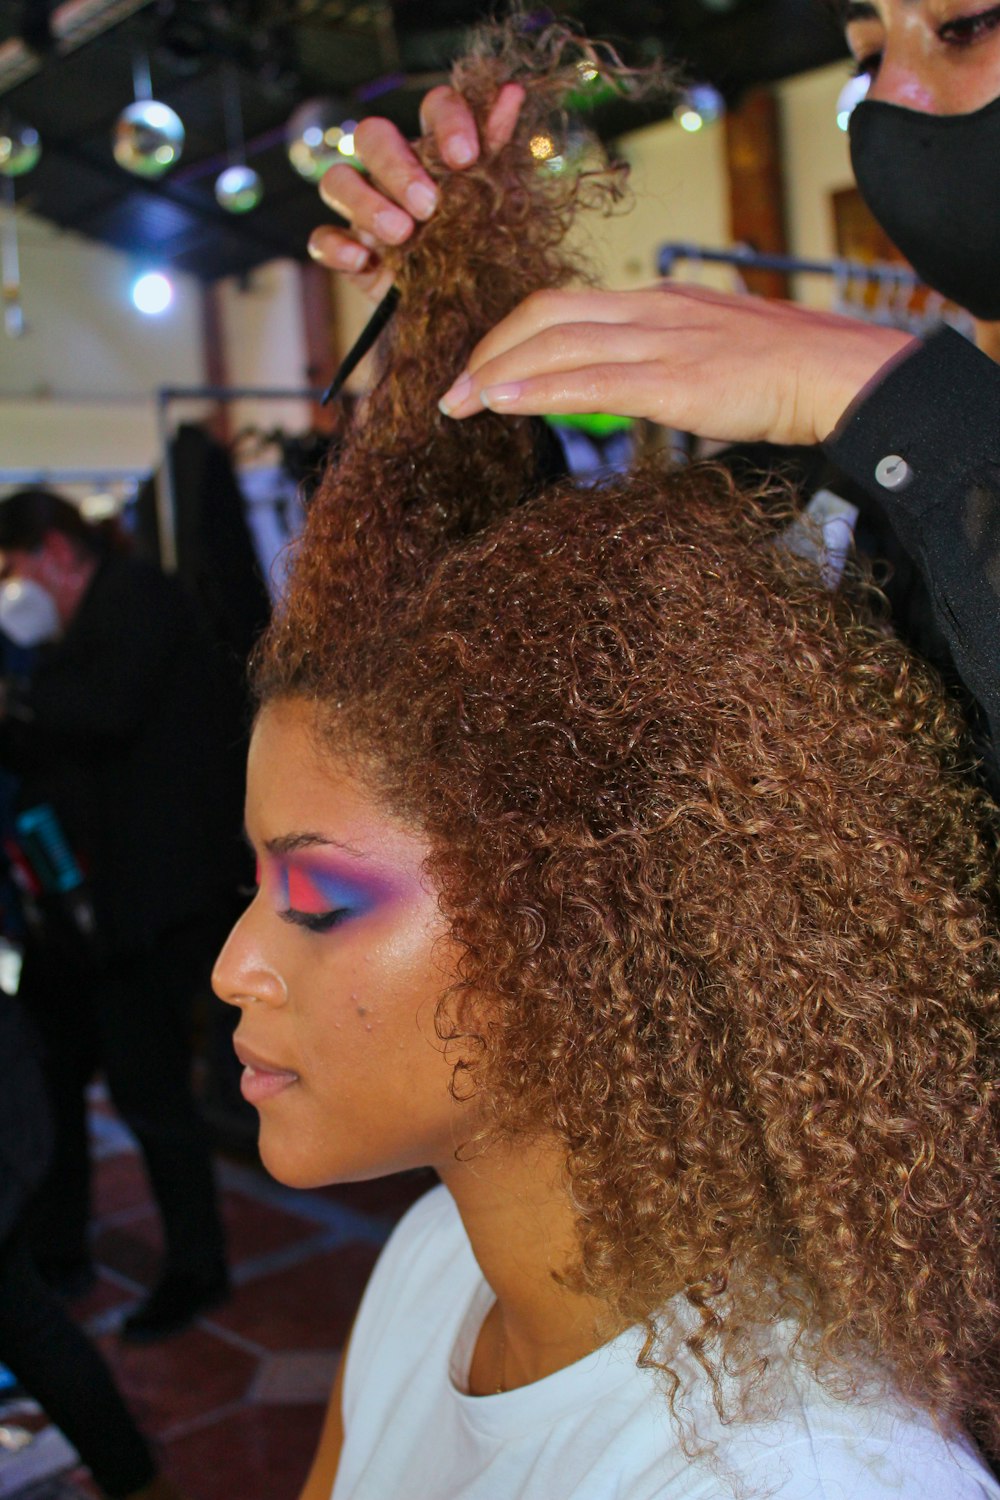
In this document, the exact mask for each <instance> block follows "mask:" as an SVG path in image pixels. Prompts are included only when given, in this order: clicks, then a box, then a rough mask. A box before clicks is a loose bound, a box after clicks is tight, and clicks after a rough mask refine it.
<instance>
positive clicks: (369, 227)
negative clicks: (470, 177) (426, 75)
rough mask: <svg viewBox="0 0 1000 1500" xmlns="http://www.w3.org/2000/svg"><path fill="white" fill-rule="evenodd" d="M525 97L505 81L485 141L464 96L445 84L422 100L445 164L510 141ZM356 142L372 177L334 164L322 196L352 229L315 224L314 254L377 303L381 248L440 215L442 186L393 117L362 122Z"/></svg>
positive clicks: (426, 127)
mask: <svg viewBox="0 0 1000 1500" xmlns="http://www.w3.org/2000/svg"><path fill="white" fill-rule="evenodd" d="M523 101H524V90H523V88H522V87H521V86H520V84H517V83H507V84H504V86H503V88H502V89H501V90H500V92H499V94H498V95H497V99H496V103H495V104H494V106H493V108H492V110H491V111H490V116H489V119H488V120H487V122H486V129H485V131H484V133H483V139H482V141H480V139H479V135H478V133H477V130H476V124H475V121H474V119H473V117H472V113H471V111H470V109H469V106H468V105H467V104H466V102H465V100H464V99H463V98H462V96H461V95H460V94H456V93H455V91H454V89H451V88H448V87H447V86H444V85H442V87H440V88H436V89H431V91H430V93H429V94H428V95H427V96H426V97H425V99H424V101H423V103H422V104H421V106H420V124H421V129H422V130H423V133H424V135H425V136H432V137H433V138H434V140H435V141H436V142H437V145H438V149H439V150H440V152H441V156H442V158H443V160H444V161H445V163H446V164H447V165H448V166H449V167H451V168H453V169H454V170H455V171H456V172H460V171H462V169H463V168H464V167H470V166H471V165H472V163H473V162H474V161H477V160H478V158H479V154H480V152H481V151H482V150H485V151H486V152H487V153H491V152H493V151H498V150H499V149H500V147H501V146H504V145H506V143H507V142H508V141H509V140H510V137H511V135H512V134H513V132H514V127H515V125H516V124H517V117H518V113H519V111H520V108H521V104H522V103H523ZM354 141H355V149H356V151H357V154H358V157H359V159H360V160H361V162H362V163H363V164H364V166H365V167H366V168H367V170H368V173H369V174H370V175H369V176H367V177H366V176H363V175H362V174H361V173H360V172H358V171H357V170H356V169H355V168H354V167H349V166H348V165H347V163H346V162H345V163H344V165H343V166H339V165H338V166H335V167H331V168H330V170H329V171H328V172H326V173H325V174H324V176H323V179H322V181H321V182H320V185H319V191H320V196H321V197H322V198H323V201H324V202H325V203H327V204H328V205H329V206H330V208H332V209H334V210H335V211H336V212H337V213H339V214H341V215H342V216H343V217H344V218H345V219H347V220H348V221H349V222H350V226H351V227H350V229H334V228H333V227H332V226H330V225H324V226H323V227H322V228H320V229H315V230H314V231H313V233H312V234H311V236H310V238H309V253H310V255H312V256H313V258H314V259H315V260H318V261H321V262H322V263H323V265H325V266H329V267H330V268H331V270H334V271H343V272H345V273H346V274H347V276H348V277H349V278H350V280H351V281H353V282H354V283H355V285H356V286H358V287H359V288H360V289H361V290H362V291H363V292H365V293H366V294H367V295H368V296H369V297H371V298H372V300H373V301H377V300H378V299H379V298H381V296H382V294H383V293H384V292H385V290H386V288H387V287H388V285H389V282H390V280H391V276H390V273H389V272H388V271H387V270H386V268H385V267H384V266H383V265H382V262H381V259H380V257H379V249H380V247H382V246H385V245H401V244H402V243H403V242H404V240H407V239H409V237H410V235H411V234H412V233H413V230H414V228H415V226H416V223H417V221H418V220H424V219H429V218H430V217H431V215H432V214H433V212H434V210H435V208H436V207H437V202H438V190H437V187H436V186H435V184H434V181H433V179H432V178H431V177H429V176H428V175H427V173H426V172H425V171H424V169H423V167H422V166H421V165H420V163H419V162H418V161H417V158H416V156H415V155H414V153H413V151H412V150H411V149H410V147H409V145H408V144H407V142H406V140H405V139H404V138H403V136H402V135H401V134H400V132H399V131H398V130H397V129H396V127H395V125H393V124H392V123H391V122H390V121H389V120H385V119H377V118H372V119H367V120H362V121H361V123H360V125H359V126H358V128H357V130H356V131H355V135H354Z"/></svg>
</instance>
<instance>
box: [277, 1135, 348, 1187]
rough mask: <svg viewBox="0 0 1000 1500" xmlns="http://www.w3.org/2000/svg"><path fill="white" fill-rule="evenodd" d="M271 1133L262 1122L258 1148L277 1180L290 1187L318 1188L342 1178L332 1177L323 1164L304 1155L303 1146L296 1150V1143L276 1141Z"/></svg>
mask: <svg viewBox="0 0 1000 1500" xmlns="http://www.w3.org/2000/svg"><path fill="white" fill-rule="evenodd" d="M270 1134H271V1133H270V1132H269V1131H268V1129H267V1127H266V1126H265V1125H263V1124H262V1125H261V1130H260V1137H259V1140H258V1149H259V1151H260V1159H261V1162H262V1163H263V1165H264V1167H265V1169H266V1170H267V1171H268V1172H269V1173H270V1174H271V1176H272V1177H273V1178H274V1179H275V1181H276V1182H281V1183H283V1184H284V1185H285V1187H290V1188H317V1187H326V1186H327V1184H328V1183H330V1182H337V1181H339V1180H340V1179H339V1178H337V1177H335V1176H333V1177H331V1175H330V1173H329V1171H324V1170H323V1166H322V1165H321V1164H320V1163H318V1162H316V1161H313V1160H311V1159H310V1157H309V1156H308V1154H305V1155H304V1154H303V1153H302V1150H301V1148H300V1149H299V1150H296V1149H295V1147H294V1145H293V1146H289V1145H287V1144H286V1143H284V1142H282V1141H276V1140H274V1139H273V1136H272V1138H271V1139H269V1138H268V1137H269V1135H270Z"/></svg>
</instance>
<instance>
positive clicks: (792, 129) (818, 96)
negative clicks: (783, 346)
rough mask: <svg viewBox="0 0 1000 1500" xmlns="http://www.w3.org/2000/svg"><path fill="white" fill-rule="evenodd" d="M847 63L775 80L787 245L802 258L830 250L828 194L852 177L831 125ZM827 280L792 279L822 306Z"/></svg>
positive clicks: (824, 256) (801, 294) (844, 147)
mask: <svg viewBox="0 0 1000 1500" xmlns="http://www.w3.org/2000/svg"><path fill="white" fill-rule="evenodd" d="M849 74H850V64H849V63H847V62H846V61H845V62H842V63H833V64H832V65H831V66H830V67H828V68H819V69H817V70H816V71H815V72H812V73H804V74H802V76H801V77H800V78H789V79H788V80H787V81H786V82H785V83H783V84H781V86H780V88H779V90H778V94H779V98H780V101H781V120H782V133H783V140H784V153H785V191H786V209H787V215H788V239H789V248H790V250H791V251H792V253H793V254H795V255H800V256H803V257H805V258H808V259H819V260H828V259H829V258H830V257H831V256H834V255H836V253H837V246H836V241H835V236H834V222H833V209H832V206H831V201H830V195H831V193H833V192H836V191H838V190H839V189H840V188H845V187H850V186H851V184H852V183H853V181H854V174H853V172H852V171H851V158H850V151H849V148H848V142H847V135H846V134H845V132H844V131H843V130H841V129H839V127H838V126H837V119H836V116H837V98H838V96H839V94H840V91H841V89H842V88H843V87H844V84H845V83H846V82H847V79H848V77H849ZM831 291H832V284H831V283H830V282H829V281H826V280H820V279H818V278H817V277H815V276H801V277H799V278H798V285H797V287H796V296H797V298H798V300H800V301H804V302H810V303H814V304H817V305H819V306H828V305H829V303H830V293H831Z"/></svg>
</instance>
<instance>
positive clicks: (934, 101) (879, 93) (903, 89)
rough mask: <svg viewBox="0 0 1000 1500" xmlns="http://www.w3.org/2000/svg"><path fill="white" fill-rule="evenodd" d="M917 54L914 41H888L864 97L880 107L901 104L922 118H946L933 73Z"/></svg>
mask: <svg viewBox="0 0 1000 1500" xmlns="http://www.w3.org/2000/svg"><path fill="white" fill-rule="evenodd" d="M920 53H921V49H920V48H919V45H918V44H917V39H916V38H914V39H912V40H909V41H908V42H907V43H898V42H894V41H893V40H889V41H888V42H887V44H886V47H885V51H884V52H883V54H882V61H881V62H880V64H879V69H878V72H877V73H876V74H875V77H874V78H873V79H872V84H871V88H870V89H869V90H868V93H867V96H866V97H867V98H868V99H877V100H880V101H881V102H882V103H883V104H901V105H902V106H903V107H904V108H905V109H915V110H919V111H920V113H921V114H925V115H939V114H947V113H948V112H949V111H948V109H947V107H946V101H945V100H944V99H942V98H941V97H939V96H940V93H941V90H940V87H939V86H938V84H937V80H936V79H935V75H934V69H933V68H928V67H927V66H926V64H925V62H924V59H923V57H922V56H921V55H920Z"/></svg>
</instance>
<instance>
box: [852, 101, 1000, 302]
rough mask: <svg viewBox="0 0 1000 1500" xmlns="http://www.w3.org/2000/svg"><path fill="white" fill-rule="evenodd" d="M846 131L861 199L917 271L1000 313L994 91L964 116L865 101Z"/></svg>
mask: <svg viewBox="0 0 1000 1500" xmlns="http://www.w3.org/2000/svg"><path fill="white" fill-rule="evenodd" d="M850 136H851V162H852V164H853V167H854V175H855V177H856V178H857V180H858V187H859V189H860V190H861V196H862V197H863V198H864V200H865V202H866V203H867V204H868V207H869V208H870V209H871V211H872V213H873V214H874V215H875V217H876V219H877V220H878V221H879V223H880V224H881V225H882V228H883V229H884V230H885V231H886V233H887V234H888V236H889V238H890V239H891V240H892V242H893V244H895V245H896V246H897V247H898V248H899V250H901V251H902V253H903V254H904V255H905V256H906V258H907V260H908V261H909V262H910V264H911V265H912V266H913V268H914V270H915V271H916V272H917V274H918V275H919V276H920V277H921V278H922V279H923V280H924V281H926V282H927V284H928V286H932V287H933V288H934V289H935V291H938V292H942V293H943V294H944V295H945V296H946V297H950V298H951V299H952V300H953V301H955V302H957V303H959V305H960V306H961V307H965V308H968V310H969V312H971V313H973V314H974V316H975V317H977V318H990V319H994V318H1000V97H998V98H996V99H994V100H993V101H992V102H991V103H989V104H985V105H984V106H983V107H982V109H977V110H973V112H972V113H971V114H968V115H925V114H921V113H920V112H919V111H918V110H914V109H904V108H903V107H902V105H899V104H883V103H882V101H881V100H874V99H865V100H862V102H861V103H860V104H859V105H858V106H857V107H856V108H855V110H854V111H853V113H852V114H851V122H850Z"/></svg>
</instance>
